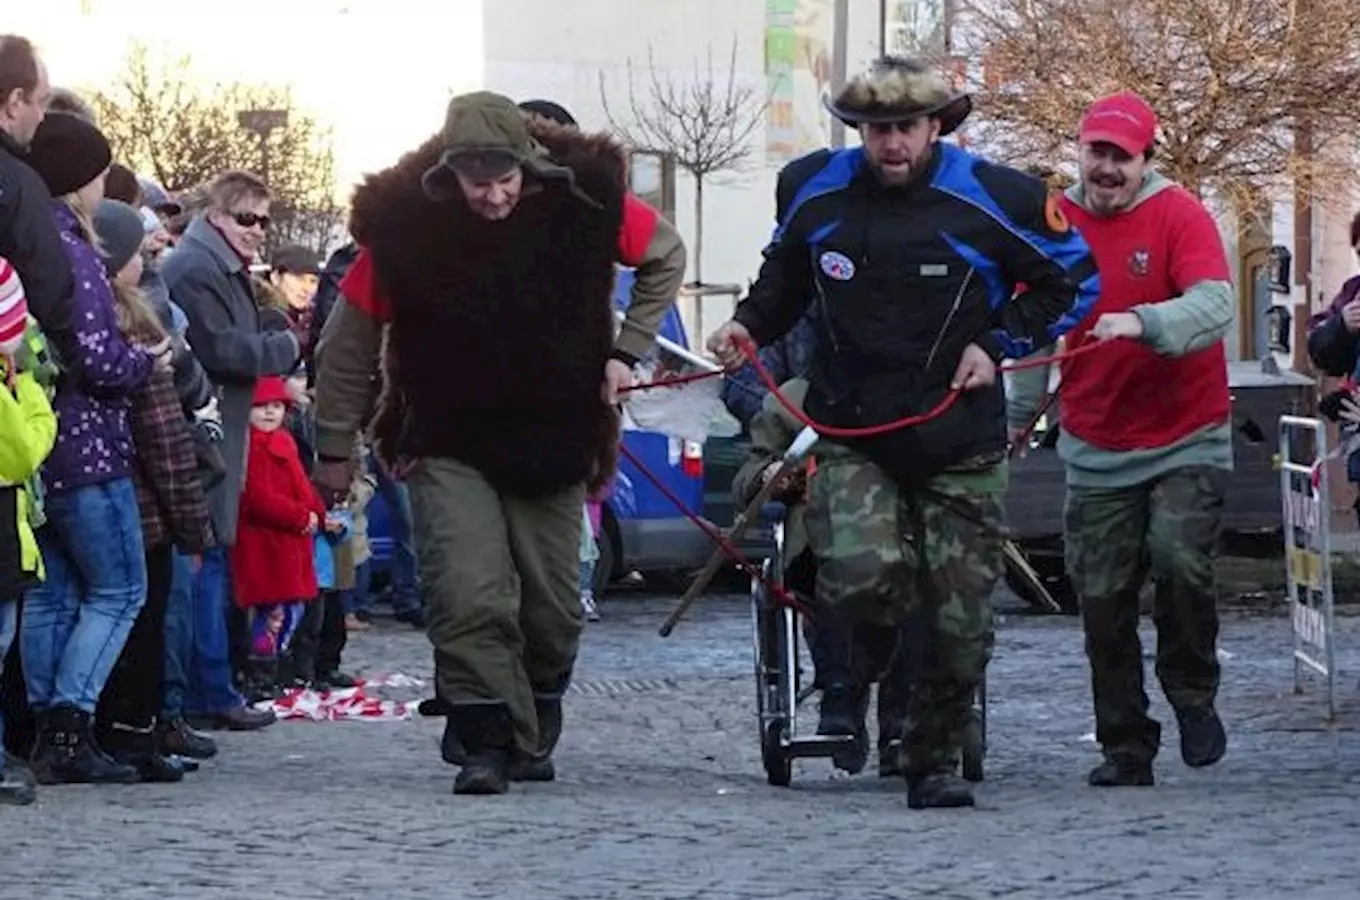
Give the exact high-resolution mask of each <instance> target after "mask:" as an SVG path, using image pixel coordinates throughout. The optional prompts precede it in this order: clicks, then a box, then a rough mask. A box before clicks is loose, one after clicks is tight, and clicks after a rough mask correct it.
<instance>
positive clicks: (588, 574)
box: [581, 560, 595, 595]
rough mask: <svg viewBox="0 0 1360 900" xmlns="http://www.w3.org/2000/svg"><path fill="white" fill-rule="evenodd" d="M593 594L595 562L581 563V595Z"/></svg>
mask: <svg viewBox="0 0 1360 900" xmlns="http://www.w3.org/2000/svg"><path fill="white" fill-rule="evenodd" d="M594 592H595V561H594V560H591V561H590V562H583V563H581V594H582V595H585V594H593V593H594Z"/></svg>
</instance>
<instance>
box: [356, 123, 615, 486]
mask: <svg viewBox="0 0 1360 900" xmlns="http://www.w3.org/2000/svg"><path fill="white" fill-rule="evenodd" d="M532 130H533V132H534V136H535V137H536V138H537V139H538V140H539V141H540V143H542V144H543V145H544V146H545V147H547V148H548V150H549V152H550V153H551V155H552V159H553V161H554V162H556V163H558V164H560V165H562V166H564V167H566V168H567V169H568V170H570V172H571V174H572V176H573V178H574V184H575V187H574V188H573V186H572V184H571V183H570V182H568V181H567V180H565V179H563V180H543V181H539V182H534V181H531V180H530V179H529V176H528V175H526V183H525V194H524V196H522V197H521V199H520V202H519V205H518V206H517V207H516V208H515V211H514V213H513V214H512V215H511V216H510V217H509V218H507V219H505V220H503V221H499V222H491V221H487V220H486V219H483V218H482V217H481V216H480V215H478V214H477V213H475V212H473V211H472V210H471V209H469V208H468V206H467V204H466V203H464V202H463V200H462V199H461V198H458V199H456V200H453V201H449V202H445V203H436V202H434V201H431V200H430V199H428V198H427V197H426V195H425V193H424V191H423V190H422V188H421V176H422V175H423V174H424V173H425V171H426V170H428V169H429V168H430V167H431V166H433V165H435V164H436V163H437V161H438V159H439V155H440V147H439V144H438V142H437V141H435V140H431V141H429V142H427V143H426V144H425V146H423V147H422V148H420V149H419V150H417V151H416V152H415V153H412V154H408V155H407V156H406V157H404V158H403V159H402V160H401V161H400V162H399V163H398V164H397V165H396V166H395V167H393V168H392V169H389V170H387V171H386V172H383V173H381V174H379V175H376V176H372V177H370V178H369V179H368V180H367V181H366V182H365V184H364V185H363V186H362V187H360V188H359V190H358V191H357V192H356V194H355V197H354V204H353V212H352V214H351V231H352V233H353V234H354V237H355V239H356V240H357V241H358V242H359V243H361V244H362V245H364V246H365V247H367V248H368V250H369V252H370V253H371V254H372V256H373V262H374V268H375V271H376V275H377V278H378V282H379V285H380V286H381V288H382V289H383V291H384V292H385V293H386V295H387V297H388V298H389V300H390V302H391V309H392V319H391V324H390V327H389V328H388V329H387V335H386V339H385V345H384V353H383V385H382V391H381V395H380V398H379V401H378V410H377V415H376V418H375V420H374V425H373V433H374V437H375V439H376V441H377V444H378V452H379V453H380V455H381V456H382V457H383V458H384V459H385V460H386V461H388V462H389V463H397V462H400V461H408V460H415V459H418V458H421V457H427V456H434V457H452V458H455V459H458V460H461V461H462V462H464V463H466V464H468V465H470V466H472V467H473V468H475V469H477V470H478V471H479V472H481V473H482V475H483V476H484V477H485V478H486V479H487V481H489V482H490V483H491V484H492V486H493V487H495V488H496V489H497V490H500V491H504V492H506V493H509V494H514V495H518V496H526V497H534V496H543V495H546V494H550V493H554V492H556V491H560V490H564V489H566V488H568V487H571V486H573V485H577V484H581V483H583V482H584V483H586V484H587V485H588V486H591V487H595V486H598V485H600V484H603V483H604V482H605V481H606V480H607V479H608V478H609V477H610V476H611V475H612V474H613V471H614V466H615V462H616V454H617V444H618V432H619V424H618V416H617V414H616V413H615V412H614V410H613V409H611V408H610V407H609V406H608V405H607V404H606V403H605V402H604V401H603V400H602V399H601V396H600V385H601V383H602V381H603V377H604V367H605V363H606V362H607V361H608V359H609V353H610V350H611V349H612V346H613V338H614V323H613V313H612V306H611V300H610V298H611V294H612V292H613V285H614V273H615V269H614V262H615V259H616V258H617V252H618V251H617V247H618V234H619V229H620V227H621V225H622V221H623V198H624V195H625V192H626V173H627V163H626V157H625V155H624V152H623V149H622V148H621V147H620V146H619V145H618V144H617V143H615V142H614V141H612V140H611V139H609V138H608V137H605V136H595V135H585V134H582V133H580V132H577V131H575V130H572V129H566V128H562V127H560V126H556V125H552V124H551V123H535V124H534V125H533V126H532ZM582 193H584V194H586V195H588V197H589V198H593V199H594V200H595V201H596V202H595V203H593V204H592V203H590V202H587V200H586V199H583V198H582V197H581V196H580V195H581V194H582Z"/></svg>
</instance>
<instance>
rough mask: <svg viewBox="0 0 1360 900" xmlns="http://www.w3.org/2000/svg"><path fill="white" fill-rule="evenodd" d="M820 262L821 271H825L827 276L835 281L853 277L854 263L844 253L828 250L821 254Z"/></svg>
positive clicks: (847, 279)
mask: <svg viewBox="0 0 1360 900" xmlns="http://www.w3.org/2000/svg"><path fill="white" fill-rule="evenodd" d="M820 262H821V264H822V271H823V272H825V273H826V275H827V277H828V278H834V279H835V280H837V281H849V280H850V279H851V278H854V277H855V264H854V263H853V262H851V261H850V257H848V256H846V255H845V254H844V253H837V252H836V251H835V250H828V251H826V252H825V253H823V254H822V258H821V260H820Z"/></svg>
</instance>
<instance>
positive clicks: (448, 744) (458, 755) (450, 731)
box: [439, 714, 467, 766]
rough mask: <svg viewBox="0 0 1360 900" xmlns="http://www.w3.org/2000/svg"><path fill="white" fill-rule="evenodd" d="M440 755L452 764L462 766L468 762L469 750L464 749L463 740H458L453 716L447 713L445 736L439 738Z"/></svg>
mask: <svg viewBox="0 0 1360 900" xmlns="http://www.w3.org/2000/svg"><path fill="white" fill-rule="evenodd" d="M439 755H440V756H441V757H443V759H444V762H446V763H448V764H449V765H451V766H461V765H462V764H463V763H465V762H467V751H466V750H464V749H463V742H462V741H460V740H458V732H457V731H456V730H455V729H454V727H453V716H451V715H447V714H446V715H445V718H444V736H443V737H442V738H440V739H439Z"/></svg>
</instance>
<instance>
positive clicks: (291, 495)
mask: <svg viewBox="0 0 1360 900" xmlns="http://www.w3.org/2000/svg"><path fill="white" fill-rule="evenodd" d="M249 454H250V456H249V461H248V463H247V465H246V480H245V490H243V491H242V492H241V514H240V525H239V526H238V528H237V532H236V546H234V547H232V548H231V577H232V582H233V587H234V589H235V590H234V593H235V596H236V605H237V606H241V607H250V606H262V605H265V604H269V603H288V602H293V601H297V600H313V599H315V598H316V596H317V586H316V567H315V564H314V563H313V561H312V560H313V557H312V543H313V540H312V536H311V535H310V534H308V533H307V517H308V514H309V513H315V514H316V517H317V521H318V522H324V521H325V518H326V507H325V505H324V504H322V502H321V496H320V495H319V494H317V492H316V489H315V488H314V487H312V483H311V482H310V481H309V480H308V479H307V473H306V472H304V471H303V470H302V461H301V460H300V459H299V458H298V449H297V444H295V443H294V442H293V437H292V435H290V434H289V433H288V431H287V430H286V429H283V428H280V429H278V430H277V431H271V432H264V431H260V430H259V429H257V428H251V429H250V449H249Z"/></svg>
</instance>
